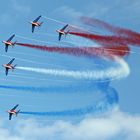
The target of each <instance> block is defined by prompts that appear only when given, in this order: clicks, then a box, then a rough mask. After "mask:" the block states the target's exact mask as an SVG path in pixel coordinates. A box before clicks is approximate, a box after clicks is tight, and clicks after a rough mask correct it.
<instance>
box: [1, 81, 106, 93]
mask: <svg viewBox="0 0 140 140" xmlns="http://www.w3.org/2000/svg"><path fill="white" fill-rule="evenodd" d="M100 82H101V81H98V82H97V83H98V84H97V83H96V82H95V84H93V82H84V85H86V86H82V85H83V84H79V83H78V85H76V84H74V85H71V86H48V87H47V86H45V87H42V86H40V87H34V86H14V85H0V89H10V90H17V91H28V92H34V93H50V92H51V93H66V91H67V93H74V92H76V93H77V92H78V91H79V92H81V91H84V92H87V91H89V89H90V90H92V89H96V90H97V89H98V88H100V87H102V86H103V85H104V86H105V84H106V83H107V82H101V83H100ZM107 85H108V84H107Z"/></svg>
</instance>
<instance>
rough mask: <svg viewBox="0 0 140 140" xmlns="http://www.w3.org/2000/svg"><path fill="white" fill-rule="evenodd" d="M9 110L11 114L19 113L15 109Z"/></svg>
mask: <svg viewBox="0 0 140 140" xmlns="http://www.w3.org/2000/svg"><path fill="white" fill-rule="evenodd" d="M7 112H8V113H10V114H13V115H16V113H17V112H16V111H15V110H8V111H7Z"/></svg>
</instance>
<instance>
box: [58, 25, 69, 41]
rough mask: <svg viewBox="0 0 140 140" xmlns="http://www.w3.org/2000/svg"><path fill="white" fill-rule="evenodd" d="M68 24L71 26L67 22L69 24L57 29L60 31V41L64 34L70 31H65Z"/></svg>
mask: <svg viewBox="0 0 140 140" xmlns="http://www.w3.org/2000/svg"><path fill="white" fill-rule="evenodd" d="M68 26H69V25H68V24H67V25H65V26H64V27H63V28H62V29H60V30H56V32H58V33H59V37H58V40H59V41H60V40H61V37H62V35H65V36H66V35H67V34H68V33H69V31H67V32H65V29H66V28H67V27H68Z"/></svg>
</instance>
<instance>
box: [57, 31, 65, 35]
mask: <svg viewBox="0 0 140 140" xmlns="http://www.w3.org/2000/svg"><path fill="white" fill-rule="evenodd" d="M56 32H58V33H60V34H63V35H65V34H66V33H65V32H64V31H61V30H56Z"/></svg>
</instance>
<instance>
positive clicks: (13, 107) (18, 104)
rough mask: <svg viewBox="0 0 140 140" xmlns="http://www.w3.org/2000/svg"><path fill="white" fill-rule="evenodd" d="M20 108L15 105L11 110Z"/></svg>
mask: <svg viewBox="0 0 140 140" xmlns="http://www.w3.org/2000/svg"><path fill="white" fill-rule="evenodd" d="M18 106H19V104H17V105H15V106H14V107H13V108H12V109H11V110H15V109H16V108H17V107H18Z"/></svg>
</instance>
